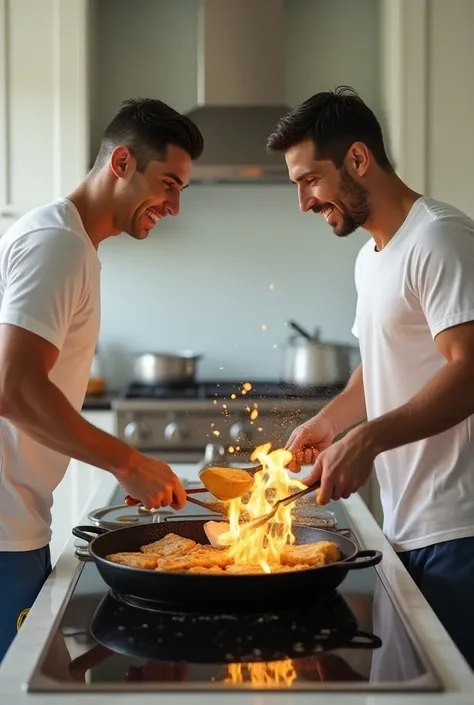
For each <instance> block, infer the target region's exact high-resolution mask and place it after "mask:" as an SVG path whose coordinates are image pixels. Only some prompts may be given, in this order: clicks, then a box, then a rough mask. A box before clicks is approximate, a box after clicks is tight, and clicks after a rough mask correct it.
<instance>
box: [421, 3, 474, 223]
mask: <svg viewBox="0 0 474 705" xmlns="http://www.w3.org/2000/svg"><path fill="white" fill-rule="evenodd" d="M473 28H474V2H472V0H450V2H449V3H446V2H444V1H443V0H430V3H429V5H428V31H429V43H428V51H429V54H428V67H429V69H428V82H427V141H428V150H427V155H428V160H427V161H428V163H427V169H426V172H427V191H428V193H429V194H430V195H431V196H433V198H439V199H441V200H444V201H447V202H449V203H452V204H453V205H455V206H457V207H458V208H461V210H464V211H465V212H466V213H467V214H468V215H469V216H470V217H471V218H473V217H474V190H473V178H472V164H473V163H474V126H473V115H474V51H473V39H472V31H473Z"/></svg>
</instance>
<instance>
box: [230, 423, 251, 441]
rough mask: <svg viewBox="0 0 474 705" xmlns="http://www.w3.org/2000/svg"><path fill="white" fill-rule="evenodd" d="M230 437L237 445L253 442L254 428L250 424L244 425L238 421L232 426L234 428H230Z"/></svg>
mask: <svg viewBox="0 0 474 705" xmlns="http://www.w3.org/2000/svg"><path fill="white" fill-rule="evenodd" d="M229 435H230V437H231V438H232V440H233V441H234V442H236V443H238V442H240V443H242V442H243V441H251V440H252V428H251V427H250V426H249V425H248V424H246V423H243V422H242V421H238V422H237V423H234V424H232V426H231V427H230V429H229Z"/></svg>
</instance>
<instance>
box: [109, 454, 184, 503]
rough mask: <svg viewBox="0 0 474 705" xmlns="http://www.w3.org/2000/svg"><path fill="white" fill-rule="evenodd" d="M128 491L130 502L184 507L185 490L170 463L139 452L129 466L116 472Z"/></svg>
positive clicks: (127, 499) (116, 475)
mask: <svg viewBox="0 0 474 705" xmlns="http://www.w3.org/2000/svg"><path fill="white" fill-rule="evenodd" d="M114 475H115V477H116V478H117V480H118V481H119V482H120V484H121V486H122V487H123V489H124V490H125V493H126V494H127V498H126V503H127V504H142V505H143V506H144V507H145V508H146V509H155V508H158V507H167V506H169V505H171V506H172V507H173V509H182V508H183V507H184V505H185V504H186V492H185V490H184V487H183V486H182V484H181V482H180V481H179V480H178V477H177V476H176V475H175V474H174V472H173V471H172V470H171V468H170V467H169V465H167V464H166V463H164V462H163V461H162V460H158V459H156V458H150V457H149V456H146V455H142V454H141V453H137V454H136V455H134V456H133V458H132V461H131V463H130V465H129V467H128V468H127V469H126V470H123V471H122V470H119V471H116V472H114Z"/></svg>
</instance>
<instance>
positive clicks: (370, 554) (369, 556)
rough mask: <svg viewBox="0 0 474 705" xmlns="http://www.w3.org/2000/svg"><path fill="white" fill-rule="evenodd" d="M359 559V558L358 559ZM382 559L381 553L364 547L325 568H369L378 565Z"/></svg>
mask: <svg viewBox="0 0 474 705" xmlns="http://www.w3.org/2000/svg"><path fill="white" fill-rule="evenodd" d="M360 559H361V560H360ZM381 560H382V553H381V552H380V551H376V550H374V549H372V548H365V549H363V550H362V551H358V552H357V553H356V554H355V555H354V556H352V558H350V559H348V560H346V561H341V562H340V563H331V564H330V565H328V566H326V567H327V568H341V569H343V570H360V569H361V568H370V567H371V566H374V565H378V564H379V563H380V561H381Z"/></svg>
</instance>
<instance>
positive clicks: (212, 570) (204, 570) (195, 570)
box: [186, 565, 224, 575]
mask: <svg viewBox="0 0 474 705" xmlns="http://www.w3.org/2000/svg"><path fill="white" fill-rule="evenodd" d="M186 573H206V575H209V574H212V573H220V574H222V575H224V569H223V568H219V566H218V565H213V566H212V567H211V568H203V567H202V566H196V567H195V568H190V569H189V570H187V571H186Z"/></svg>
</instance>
